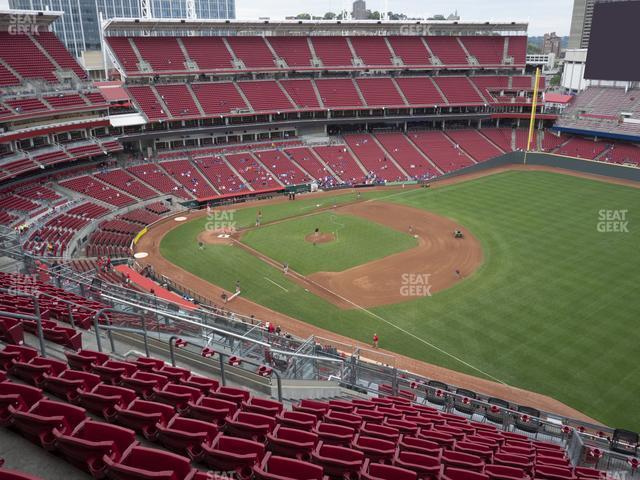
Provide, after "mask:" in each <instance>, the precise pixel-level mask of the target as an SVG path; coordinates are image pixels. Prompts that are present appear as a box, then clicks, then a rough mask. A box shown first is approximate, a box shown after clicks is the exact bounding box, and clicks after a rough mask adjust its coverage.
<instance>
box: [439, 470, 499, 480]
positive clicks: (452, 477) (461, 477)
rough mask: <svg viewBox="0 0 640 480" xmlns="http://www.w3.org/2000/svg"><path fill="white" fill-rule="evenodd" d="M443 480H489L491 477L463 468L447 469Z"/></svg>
mask: <svg viewBox="0 0 640 480" xmlns="http://www.w3.org/2000/svg"><path fill="white" fill-rule="evenodd" d="M441 478H442V480H489V476H488V475H485V474H484V473H478V472H472V471H470V470H464V469H462V468H447V469H446V470H445V473H444V475H442V477H441Z"/></svg>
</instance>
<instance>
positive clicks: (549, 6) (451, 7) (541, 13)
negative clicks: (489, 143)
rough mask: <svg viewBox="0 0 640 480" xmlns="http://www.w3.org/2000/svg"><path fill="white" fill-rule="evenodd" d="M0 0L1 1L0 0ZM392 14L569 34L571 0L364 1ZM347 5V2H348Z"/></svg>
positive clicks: (283, 12)
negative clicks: (452, 16) (454, 17)
mask: <svg viewBox="0 0 640 480" xmlns="http://www.w3.org/2000/svg"><path fill="white" fill-rule="evenodd" d="M0 1H1V0H0ZM385 3H386V5H388V10H389V11H392V12H399V13H404V14H406V15H408V16H415V17H427V16H431V15H435V14H444V15H445V16H446V15H448V14H449V13H451V12H453V11H455V10H458V14H459V15H460V17H461V18H460V19H461V21H472V20H482V21H509V22H513V21H526V22H529V35H534V36H536V35H542V34H544V33H547V32H556V33H557V34H558V35H569V27H570V23H571V10H572V7H573V0H535V1H531V0H484V1H478V0H431V1H428V2H427V1H424V0H367V8H369V9H371V10H383V9H384V5H385ZM346 4H347V2H345V1H342V0H313V1H302V2H301V1H299V0H297V1H296V0H272V1H271V2H269V3H264V0H236V17H237V18H239V19H250V18H252V19H255V18H258V17H270V18H271V19H281V18H284V17H286V16H290V15H296V14H298V13H312V14H314V15H323V14H324V13H325V12H328V11H333V12H336V11H339V10H341V9H343V8H344V5H346ZM348 4H349V5H351V1H350V0H349V1H348Z"/></svg>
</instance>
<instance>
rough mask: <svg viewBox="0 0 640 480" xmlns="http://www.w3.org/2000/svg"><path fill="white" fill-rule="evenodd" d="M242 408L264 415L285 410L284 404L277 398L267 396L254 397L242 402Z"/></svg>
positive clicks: (273, 414)
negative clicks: (276, 399)
mask: <svg viewBox="0 0 640 480" xmlns="http://www.w3.org/2000/svg"><path fill="white" fill-rule="evenodd" d="M242 409H243V410H246V411H247V412H254V413H261V414H262V415H271V416H275V415H278V414H279V413H280V412H282V410H284V405H282V403H280V402H276V401H275V400H268V399H266V398H259V397H253V398H250V399H249V400H247V401H244V402H242Z"/></svg>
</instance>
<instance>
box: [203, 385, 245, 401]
mask: <svg viewBox="0 0 640 480" xmlns="http://www.w3.org/2000/svg"><path fill="white" fill-rule="evenodd" d="M211 396H212V397H213V398H219V399H221V400H227V401H229V402H233V403H235V404H236V405H238V406H240V405H241V404H242V402H246V401H247V400H249V397H250V396H251V393H250V392H249V390H245V389H244V388H235V387H225V386H223V387H220V388H218V390H216V391H215V392H212V393H211Z"/></svg>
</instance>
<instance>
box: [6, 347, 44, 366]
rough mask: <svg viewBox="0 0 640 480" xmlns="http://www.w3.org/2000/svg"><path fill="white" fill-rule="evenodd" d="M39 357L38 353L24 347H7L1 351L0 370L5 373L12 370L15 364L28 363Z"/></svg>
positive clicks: (33, 349)
mask: <svg viewBox="0 0 640 480" xmlns="http://www.w3.org/2000/svg"><path fill="white" fill-rule="evenodd" d="M37 356H38V351H37V350H36V349H35V348H32V347H26V346H24V345H7V346H6V347H4V349H3V350H0V368H1V369H2V370H4V371H5V372H8V371H9V370H10V369H11V366H12V365H13V363H14V362H16V361H19V362H28V361H29V360H31V359H32V358H35V357H37Z"/></svg>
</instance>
